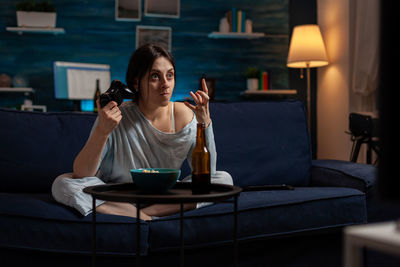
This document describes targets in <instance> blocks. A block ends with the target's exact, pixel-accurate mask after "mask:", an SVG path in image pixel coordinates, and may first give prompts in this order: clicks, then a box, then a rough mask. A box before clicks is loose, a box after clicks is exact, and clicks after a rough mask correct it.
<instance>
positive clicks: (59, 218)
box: [0, 193, 149, 255]
mask: <svg viewBox="0 0 400 267" xmlns="http://www.w3.org/2000/svg"><path fill="white" fill-rule="evenodd" d="M96 220H97V222H98V224H97V232H96V233H97V234H96V237H97V251H98V254H107V255H110V254H111V255H135V254H136V219H134V218H130V217H125V216H114V215H106V214H97V217H96ZM0 229H1V230H0V232H1V234H0V247H8V248H22V249H30V250H40V251H50V252H61V253H63V252H68V253H76V254H90V253H91V249H92V215H88V216H86V217H82V216H81V215H80V214H79V213H78V212H77V211H75V210H73V209H72V208H69V207H66V206H63V205H60V204H58V203H56V202H55V201H54V200H53V199H52V197H51V196H50V195H49V194H15V193H0ZM148 232H149V226H148V223H146V222H144V221H142V222H141V238H140V240H141V242H140V246H141V255H145V254H146V253H147V250H148V243H147V241H148Z"/></svg>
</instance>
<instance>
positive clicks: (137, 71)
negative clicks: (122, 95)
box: [126, 44, 176, 99]
mask: <svg viewBox="0 0 400 267" xmlns="http://www.w3.org/2000/svg"><path fill="white" fill-rule="evenodd" d="M159 57H165V58H166V59H168V60H169V61H170V62H171V64H172V66H173V67H174V70H175V60H174V57H173V56H172V54H171V53H170V52H168V51H167V50H166V49H165V48H163V47H161V46H157V45H155V44H145V45H142V46H141V47H139V48H138V49H136V51H135V52H134V53H133V54H132V56H131V59H130V60H129V65H128V69H127V71H126V84H127V86H128V88H129V89H131V90H132V91H133V92H135V88H134V84H135V79H137V80H138V90H139V91H140V81H141V79H142V78H143V76H144V75H145V74H146V73H147V72H149V71H150V70H151V67H152V66H153V63H154V61H155V60H156V59H157V58H159ZM174 80H175V82H176V71H174ZM139 94H140V93H139ZM138 96H139V95H137V96H136V99H137V98H138Z"/></svg>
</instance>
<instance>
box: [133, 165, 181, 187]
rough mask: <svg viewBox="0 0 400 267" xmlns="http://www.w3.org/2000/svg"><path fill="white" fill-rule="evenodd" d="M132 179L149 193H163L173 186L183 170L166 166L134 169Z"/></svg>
mask: <svg viewBox="0 0 400 267" xmlns="http://www.w3.org/2000/svg"><path fill="white" fill-rule="evenodd" d="M130 171H131V176H132V181H133V183H134V184H136V185H137V186H138V187H139V189H140V190H142V191H145V192H148V193H162V192H165V191H167V190H168V189H170V188H171V187H173V186H174V185H175V183H176V181H178V178H179V176H180V175H181V170H177V169H166V168H147V169H132V170H130Z"/></svg>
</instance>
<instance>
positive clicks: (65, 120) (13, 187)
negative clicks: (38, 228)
mask: <svg viewBox="0 0 400 267" xmlns="http://www.w3.org/2000/svg"><path fill="white" fill-rule="evenodd" d="M95 119H96V116H95V115H94V114H87V113H86V114H85V113H74V112H48V113H41V112H28V111H17V110H9V109H0V127H1V130H0V191H18V192H21V191H27V192H50V189H51V185H52V182H53V180H54V179H55V178H56V177H57V176H58V175H60V174H62V173H65V172H72V164H73V160H74V158H75V156H76V155H77V154H78V153H79V151H80V150H81V148H82V147H83V146H84V144H85V142H86V140H87V138H88V136H89V133H90V129H91V128H92V125H93V122H94V120H95Z"/></svg>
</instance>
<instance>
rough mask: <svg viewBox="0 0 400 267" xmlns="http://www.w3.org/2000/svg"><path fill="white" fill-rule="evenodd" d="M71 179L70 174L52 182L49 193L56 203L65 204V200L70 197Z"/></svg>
mask: <svg viewBox="0 0 400 267" xmlns="http://www.w3.org/2000/svg"><path fill="white" fill-rule="evenodd" d="M72 179H73V178H72V174H63V175H60V176H58V177H57V178H56V179H55V180H54V181H53V184H52V186H51V193H52V195H53V197H54V199H55V200H56V201H58V202H62V203H65V202H66V201H65V199H66V198H70V197H71V195H72V191H73V190H72V188H71V184H72V183H71V182H72V181H71V180H72Z"/></svg>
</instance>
